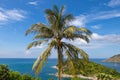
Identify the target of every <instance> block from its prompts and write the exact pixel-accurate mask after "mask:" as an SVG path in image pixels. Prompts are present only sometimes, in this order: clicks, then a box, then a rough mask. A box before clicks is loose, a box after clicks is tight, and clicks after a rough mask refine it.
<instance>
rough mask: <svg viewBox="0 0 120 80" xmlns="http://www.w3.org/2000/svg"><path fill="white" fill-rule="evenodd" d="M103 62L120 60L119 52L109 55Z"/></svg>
mask: <svg viewBox="0 0 120 80" xmlns="http://www.w3.org/2000/svg"><path fill="white" fill-rule="evenodd" d="M105 62H120V54H118V55H114V56H112V57H110V58H109V59H107V60H105Z"/></svg>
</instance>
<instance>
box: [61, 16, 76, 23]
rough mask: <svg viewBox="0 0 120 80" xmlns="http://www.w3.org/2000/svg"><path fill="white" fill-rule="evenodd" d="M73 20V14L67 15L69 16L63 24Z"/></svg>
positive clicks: (64, 19)
mask: <svg viewBox="0 0 120 80" xmlns="http://www.w3.org/2000/svg"><path fill="white" fill-rule="evenodd" d="M73 19H74V17H73V15H72V14H67V15H64V17H63V22H64V24H66V22H68V21H71V20H73Z"/></svg>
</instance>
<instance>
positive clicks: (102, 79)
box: [97, 73, 115, 80]
mask: <svg viewBox="0 0 120 80" xmlns="http://www.w3.org/2000/svg"><path fill="white" fill-rule="evenodd" d="M97 79H98V80H115V79H114V78H113V77H112V75H110V74H105V73H100V74H98V75H97Z"/></svg>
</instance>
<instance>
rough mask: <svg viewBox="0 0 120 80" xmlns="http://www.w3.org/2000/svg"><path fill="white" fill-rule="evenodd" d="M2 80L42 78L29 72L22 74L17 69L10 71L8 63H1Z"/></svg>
mask: <svg viewBox="0 0 120 80" xmlns="http://www.w3.org/2000/svg"><path fill="white" fill-rule="evenodd" d="M0 80H40V79H39V78H34V77H32V76H31V75H28V74H23V75H21V74H20V73H19V72H17V71H10V70H9V69H8V66H7V65H0Z"/></svg>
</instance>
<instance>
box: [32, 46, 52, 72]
mask: <svg viewBox="0 0 120 80" xmlns="http://www.w3.org/2000/svg"><path fill="white" fill-rule="evenodd" d="M51 49H52V47H51V46H48V48H47V49H46V50H45V51H44V52H43V53H42V55H41V56H40V57H38V58H37V60H36V61H35V63H34V65H33V67H32V70H34V71H35V74H38V73H39V71H40V70H41V69H42V67H43V65H44V63H45V62H46V60H47V59H48V57H49V55H50V54H51V53H50V51H51Z"/></svg>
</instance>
